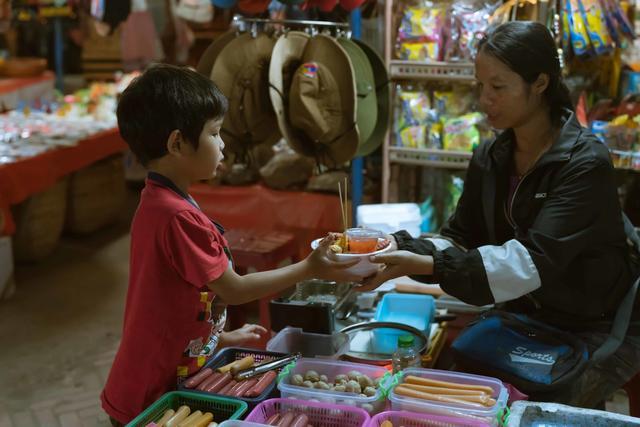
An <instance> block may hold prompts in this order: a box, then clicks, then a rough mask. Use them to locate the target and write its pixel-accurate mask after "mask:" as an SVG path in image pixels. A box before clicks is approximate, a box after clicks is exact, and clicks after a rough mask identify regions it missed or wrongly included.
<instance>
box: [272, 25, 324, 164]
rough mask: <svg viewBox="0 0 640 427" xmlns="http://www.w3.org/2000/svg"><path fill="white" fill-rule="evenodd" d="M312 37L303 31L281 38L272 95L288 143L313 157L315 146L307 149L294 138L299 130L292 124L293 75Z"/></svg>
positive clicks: (275, 50)
mask: <svg viewBox="0 0 640 427" xmlns="http://www.w3.org/2000/svg"><path fill="white" fill-rule="evenodd" d="M309 40H311V37H310V36H309V35H308V34H307V33H303V32H301V31H289V32H286V33H284V34H283V35H281V36H280V38H278V41H277V42H276V45H275V46H274V48H273V53H272V55H271V64H270V65H269V95H270V97H271V104H272V105H273V109H274V110H275V113H276V118H277V119H278V126H279V127H280V132H281V133H282V136H283V137H284V139H285V140H286V141H287V142H288V143H289V145H290V146H291V147H292V148H293V149H294V150H296V151H297V152H298V153H300V154H304V155H307V156H313V155H314V154H315V151H314V149H313V144H309V146H308V147H307V146H305V145H304V144H303V143H302V140H301V139H300V138H294V136H295V130H294V129H292V127H291V124H290V122H289V109H288V100H289V89H290V88H291V81H292V80H293V75H294V74H295V73H296V71H297V70H298V67H300V65H301V61H302V55H303V53H304V49H305V47H306V46H307V43H309Z"/></svg>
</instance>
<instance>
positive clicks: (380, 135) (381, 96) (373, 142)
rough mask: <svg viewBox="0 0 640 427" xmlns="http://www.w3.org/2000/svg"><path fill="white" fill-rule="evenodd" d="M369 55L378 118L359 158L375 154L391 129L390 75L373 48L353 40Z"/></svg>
mask: <svg viewBox="0 0 640 427" xmlns="http://www.w3.org/2000/svg"><path fill="white" fill-rule="evenodd" d="M353 41H354V43H356V44H357V45H358V46H360V48H361V49H362V51H363V52H364V53H365V55H367V58H368V59H369V63H370V64H371V68H372V69H373V76H374V81H375V87H376V102H377V104H378V116H377V118H376V124H375V128H374V129H373V133H372V134H371V136H370V137H369V139H368V140H367V141H365V143H364V144H363V145H360V146H359V147H358V153H357V155H358V156H367V155H369V154H371V153H373V152H374V151H375V150H376V149H377V148H378V147H379V146H380V145H381V144H382V142H383V141H384V137H385V135H386V133H387V130H388V128H389V120H390V116H389V74H388V72H387V67H386V66H385V64H384V61H383V59H382V58H380V55H378V53H377V52H376V51H375V50H373V48H372V47H371V46H369V45H368V44H366V43H365V42H363V41H360V40H353Z"/></svg>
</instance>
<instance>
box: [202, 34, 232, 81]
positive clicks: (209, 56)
mask: <svg viewBox="0 0 640 427" xmlns="http://www.w3.org/2000/svg"><path fill="white" fill-rule="evenodd" d="M235 36H236V34H235V31H227V32H226V33H224V34H222V35H220V36H219V37H216V39H215V40H214V41H212V42H211V44H210V45H209V47H208V48H207V49H206V50H205V51H204V53H203V54H202V56H201V57H200V61H198V65H197V66H196V71H197V72H199V73H200V74H202V75H203V76H207V77H211V69H212V68H213V64H214V63H215V62H216V59H217V58H218V55H220V52H222V49H224V47H225V46H226V45H227V43H229V42H230V41H231V40H233V38H234V37H235Z"/></svg>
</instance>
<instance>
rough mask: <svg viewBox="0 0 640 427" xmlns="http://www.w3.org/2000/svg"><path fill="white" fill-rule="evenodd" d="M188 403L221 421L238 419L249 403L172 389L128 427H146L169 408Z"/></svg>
mask: <svg viewBox="0 0 640 427" xmlns="http://www.w3.org/2000/svg"><path fill="white" fill-rule="evenodd" d="M182 405H187V406H188V407H190V408H191V411H192V412H194V411H198V410H199V411H202V413H205V412H211V413H212V414H213V421H215V422H216V423H218V424H219V423H221V422H223V421H226V420H237V419H239V418H240V417H241V416H242V415H243V414H244V413H245V412H247V404H246V403H245V402H243V401H241V400H236V399H229V398H226V397H222V396H208V395H206V394H201V393H192V392H190V391H172V392H169V393H167V394H165V395H163V396H162V397H161V398H160V399H158V400H156V401H155V402H154V403H153V404H152V405H151V406H149V407H148V408H147V409H145V410H144V411H143V412H142V413H141V414H140V415H138V416H137V417H136V418H135V419H134V420H133V421H131V422H130V423H129V424H127V427H144V426H146V425H147V424H149V423H151V422H153V421H156V420H158V419H160V417H162V415H163V414H164V413H165V412H166V411H167V409H173V410H174V411H175V410H177V409H178V408H179V407H180V406H182Z"/></svg>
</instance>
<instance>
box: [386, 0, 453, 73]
mask: <svg viewBox="0 0 640 427" xmlns="http://www.w3.org/2000/svg"><path fill="white" fill-rule="evenodd" d="M446 25H447V7H446V4H444V3H432V2H429V1H425V2H423V3H421V4H419V5H417V6H409V7H407V8H406V9H405V10H404V12H403V14H402V20H401V22H400V26H399V28H398V37H397V46H396V51H397V56H398V58H400V59H404V60H411V61H427V60H434V61H440V60H442V59H443V56H444V55H443V52H444V49H443V47H444V35H445V30H446Z"/></svg>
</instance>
